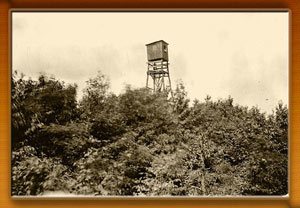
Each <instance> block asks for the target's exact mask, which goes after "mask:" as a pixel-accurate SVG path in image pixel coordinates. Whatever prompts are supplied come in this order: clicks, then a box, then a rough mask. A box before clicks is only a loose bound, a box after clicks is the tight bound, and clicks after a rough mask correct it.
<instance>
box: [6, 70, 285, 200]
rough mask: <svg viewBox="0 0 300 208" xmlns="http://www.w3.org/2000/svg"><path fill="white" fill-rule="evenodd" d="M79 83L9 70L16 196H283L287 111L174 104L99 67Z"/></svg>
mask: <svg viewBox="0 0 300 208" xmlns="http://www.w3.org/2000/svg"><path fill="white" fill-rule="evenodd" d="M86 84H87V85H86V88H85V90H84V95H83V97H82V99H81V100H80V101H77V99H76V95H77V86H76V85H75V84H74V85H70V84H66V83H64V82H63V81H60V80H58V79H56V78H53V77H49V76H47V75H40V76H39V78H38V80H32V79H28V78H26V77H24V75H22V74H19V73H17V72H13V75H12V94H11V96H12V103H11V108H12V109H11V117H12V124H11V128H12V195H18V196H20V195H43V194H44V193H47V192H49V191H50V192H51V191H53V192H55V191H62V192H64V193H69V194H78V195H92V196H106V195H109V196H215V195H218V196H229V195H230V196H235V195H286V194H287V193H288V108H287V106H285V105H283V104H282V103H279V104H278V105H277V106H274V107H275V108H274V111H273V113H272V114H270V115H266V114H265V113H262V112H260V110H259V109H258V108H256V107H247V106H240V105H238V104H236V103H234V100H233V99H232V98H231V97H228V98H226V99H219V100H217V101H213V100H212V99H211V97H210V96H207V97H206V99H205V100H203V101H200V100H194V101H190V100H189V99H187V92H186V91H185V87H184V85H183V84H182V83H179V84H178V85H177V86H176V89H174V100H173V101H171V100H169V99H168V98H167V96H166V95H164V94H159V93H157V94H153V93H151V92H150V91H149V90H147V89H145V88H140V89H135V88H132V87H130V86H126V88H125V89H124V90H123V92H122V93H121V94H119V95H115V94H114V93H111V92H110V88H109V87H110V86H109V85H110V84H109V81H108V79H107V77H105V76H104V75H103V74H101V73H100V72H99V73H98V75H97V76H95V77H93V78H91V79H89V80H88V81H87V83H86Z"/></svg>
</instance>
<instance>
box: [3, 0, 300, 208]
mask: <svg viewBox="0 0 300 208" xmlns="http://www.w3.org/2000/svg"><path fill="white" fill-rule="evenodd" d="M170 7H172V8H170ZM12 8H16V9H38V10H41V8H43V10H49V9H52V8H55V9H61V10H66V9H69V8H73V9H76V10H80V9H91V8H92V9H93V10H103V9H104V8H105V9H106V10H111V11H118V10H119V11H120V10H124V9H127V10H138V11H149V10H152V9H155V10H163V11H167V10H171V9H172V10H177V11H183V10H202V9H213V10H214V11H216V10H220V11H221V10H222V11H224V9H232V10H239V11H240V10H247V11H248V10H249V8H252V9H255V10H263V11H265V10H269V9H270V10H272V11H279V10H281V9H283V8H284V9H285V10H286V9H290V14H291V18H290V34H291V37H290V82H289V84H290V86H289V87H290V88H289V89H290V106H289V110H290V140H289V141H290V144H289V149H290V191H289V193H290V195H289V198H282V199H280V198H258V197H256V198H191V199H189V198H184V199H178V198H167V199H163V198H158V199H157V198H146V199H145V198H143V199H139V198H138V199H137V198H128V199H124V198H104V199H101V200H98V199H95V198H94V199H91V198H89V199H84V200H83V199H82V198H81V199H80V200H78V199H76V198H75V199H41V200H37V199H34V200H32V199H26V200H16V199H12V198H11V197H10V180H11V179H10V80H11V78H10V28H9V12H10V9H12ZM140 8H143V9H140ZM0 54H1V55H0V80H1V81H0V86H1V87H0V98H1V99H0V101H1V102H0V106H1V108H0V109H1V116H0V131H1V134H0V167H1V168H0V184H1V185H0V194H1V197H0V207H54V206H55V207H74V208H75V207H99V206H101V207H300V179H298V177H297V176H298V174H297V173H299V172H300V171H299V170H300V163H297V159H299V158H300V129H298V128H297V127H298V126H299V125H300V107H299V105H300V70H299V69H300V2H297V1H293V0H273V1H271V0H228V1H222V0H203V1H197V0H185V1H180V0H166V1H160V0H144V1H143V2H139V1H138V0H127V1H122V0H112V1H105V0H101V1H96V0H86V1H80V0H60V1H59V0H23V1H21V0H12V1H8V0H2V1H0Z"/></svg>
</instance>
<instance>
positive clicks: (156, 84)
mask: <svg viewBox="0 0 300 208" xmlns="http://www.w3.org/2000/svg"><path fill="white" fill-rule="evenodd" d="M147 65H148V70H147V81H146V88H148V89H152V90H153V92H165V93H166V94H167V95H168V96H169V95H171V97H172V98H173V92H172V87H171V78H170V73H169V62H168V61H165V60H163V59H160V60H155V61H148V62H147ZM149 77H151V78H152V84H150V82H149Z"/></svg>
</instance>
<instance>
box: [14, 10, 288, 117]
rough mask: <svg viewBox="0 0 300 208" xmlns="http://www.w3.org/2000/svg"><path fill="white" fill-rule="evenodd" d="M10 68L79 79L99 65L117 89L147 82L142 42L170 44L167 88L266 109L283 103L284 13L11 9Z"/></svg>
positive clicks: (29, 73)
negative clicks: (169, 85) (179, 84)
mask: <svg viewBox="0 0 300 208" xmlns="http://www.w3.org/2000/svg"><path fill="white" fill-rule="evenodd" d="M12 24H13V25H12V28H13V33H12V36H13V38H12V39H13V46H12V49H13V70H18V71H20V72H23V73H24V74H25V75H27V76H29V77H32V78H33V79H36V78H37V77H38V75H39V74H40V73H47V74H51V75H54V76H55V77H56V78H57V79H60V80H64V81H65V82H67V83H77V84H78V86H79V88H78V97H79V98H80V97H81V96H82V89H83V88H84V87H85V81H87V80H88V79H89V78H92V77H95V76H96V74H97V71H98V70H100V71H101V72H102V73H103V74H105V75H107V76H108V77H109V79H110V82H111V90H112V91H113V92H114V93H116V94H118V93H120V92H122V90H123V89H124V86H125V84H130V85H132V86H134V87H144V86H145V84H146V70H147V65H146V61H147V60H146V58H147V54H146V47H145V44H147V43H150V42H153V41H156V40H165V41H166V42H168V43H169V61H170V76H171V80H172V85H173V88H174V86H175V85H176V82H177V80H179V79H181V80H182V81H183V82H184V84H185V86H186V89H187V92H188V96H189V98H190V99H191V100H193V99H194V98H197V99H199V100H203V99H204V98H205V97H206V95H210V96H211V97H212V99H213V100H217V99H218V98H227V97H228V96H229V95H231V97H233V98H234V103H238V104H240V105H247V106H249V107H252V106H257V107H259V108H260V109H261V110H262V111H265V112H268V113H270V112H271V111H272V109H274V108H275V106H276V105H277V104H278V102H279V101H280V100H281V101H282V102H283V103H285V104H288V56H289V54H288V52H289V45H288V42H289V39H288V24H289V23H288V13H287V12H281V13H279V12H277V13H275V12H267V13H257V12H256V13H254V12H251V13H249V12H248V13H246V12H234V13H233V12H230V13H229V12H194V13H187V12H186V13H173V12H172V13H170V12H169V13H153V12H147V13H137V12H136V13H129V12H124V13H116V12H97V13H95V12H94V13H83V12H82V13H75V12H72V13H71V12H70V13H58V12H52V13H46V12H43V13H37V12H35V13H29V12H15V13H13V23H12Z"/></svg>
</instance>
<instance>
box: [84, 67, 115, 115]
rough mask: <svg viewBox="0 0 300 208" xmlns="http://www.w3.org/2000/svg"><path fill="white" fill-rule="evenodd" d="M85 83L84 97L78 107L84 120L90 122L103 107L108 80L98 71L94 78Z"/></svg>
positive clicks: (106, 94) (106, 95)
mask: <svg viewBox="0 0 300 208" xmlns="http://www.w3.org/2000/svg"><path fill="white" fill-rule="evenodd" d="M86 83H87V86H86V88H85V89H84V90H83V91H84V95H83V98H82V100H81V101H80V107H81V109H82V112H83V116H84V118H85V119H87V120H91V119H92V118H93V116H94V115H95V114H96V113H97V112H99V111H101V110H103V108H104V107H105V101H106V99H107V97H108V96H109V93H108V89H109V86H110V83H109V80H108V78H107V77H106V76H105V75H103V74H102V73H101V72H100V71H98V74H97V76H96V77H95V78H90V79H89V80H88V81H87V82H86Z"/></svg>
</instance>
